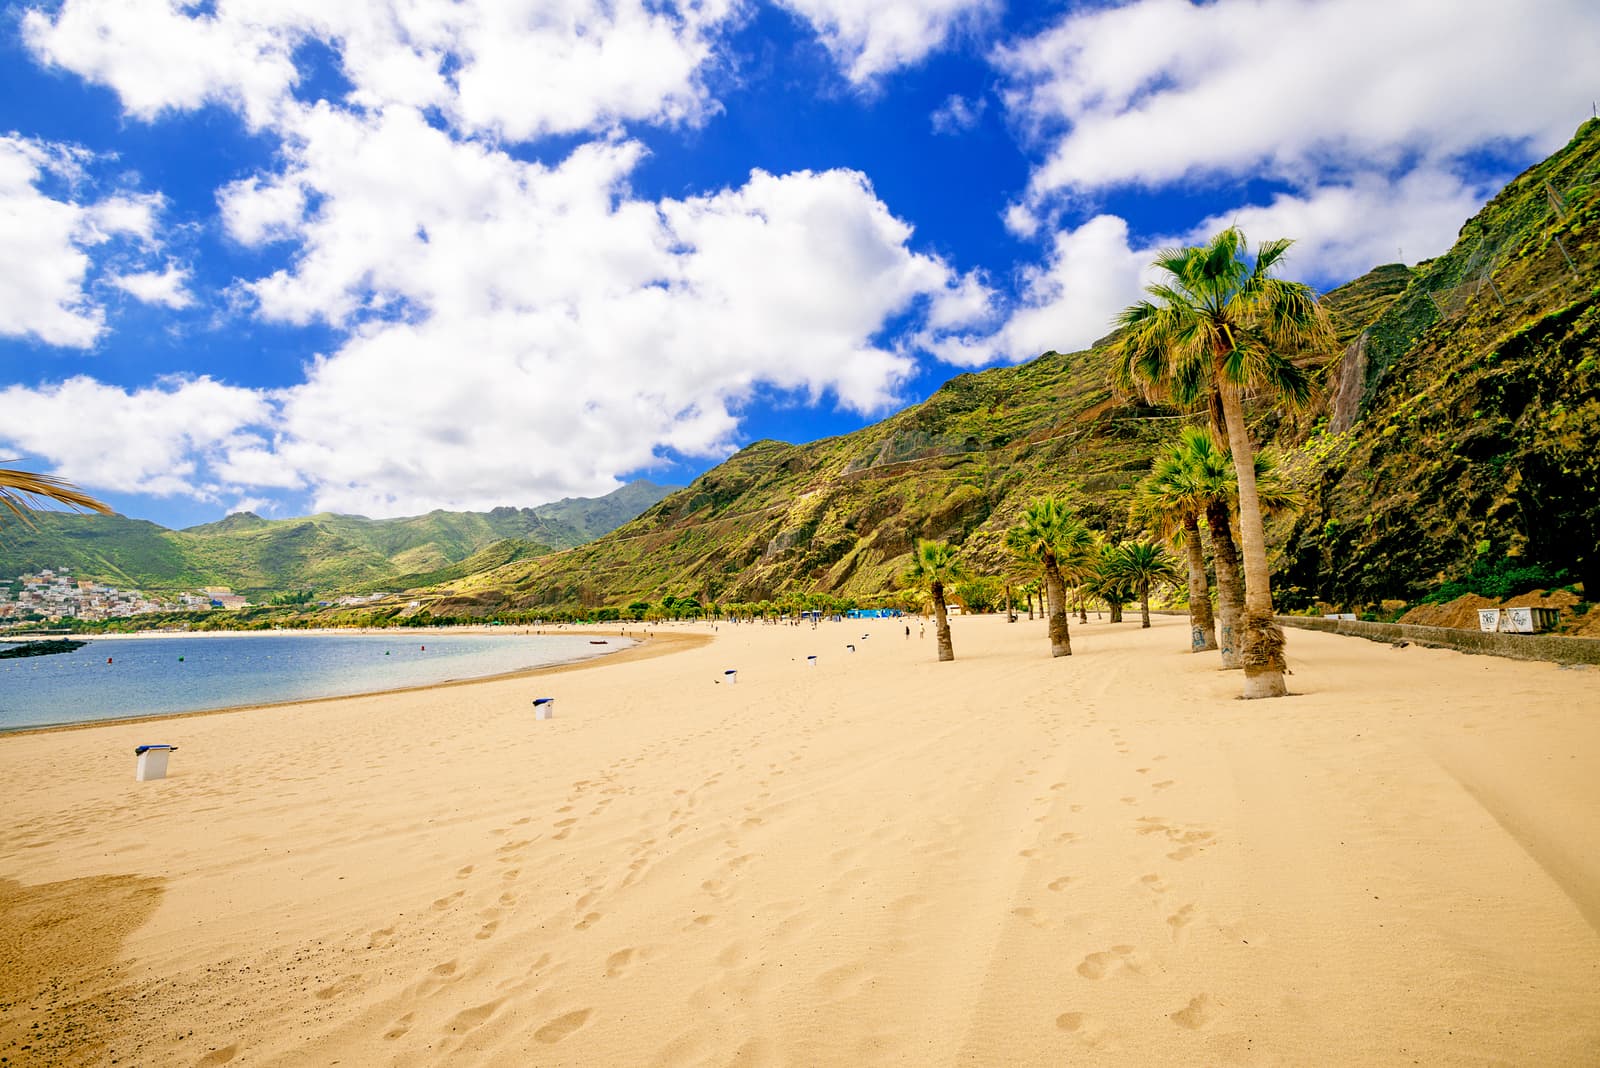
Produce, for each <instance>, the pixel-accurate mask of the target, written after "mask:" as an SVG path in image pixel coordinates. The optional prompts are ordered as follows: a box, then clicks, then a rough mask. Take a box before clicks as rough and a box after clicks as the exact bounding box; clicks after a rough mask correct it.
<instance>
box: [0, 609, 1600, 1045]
mask: <svg viewBox="0 0 1600 1068" xmlns="http://www.w3.org/2000/svg"><path fill="white" fill-rule="evenodd" d="M903 626H904V624H902V623H897V622H894V621H887V620H885V621H860V622H850V623H843V624H823V625H822V627H821V628H820V629H819V630H816V631H812V630H811V629H810V628H809V627H804V628H798V629H797V628H790V627H766V626H740V627H731V626H728V625H726V624H724V625H722V626H721V627H720V628H719V629H718V631H717V632H716V634H715V636H714V639H713V640H712V641H711V642H709V643H706V644H695V645H689V646H687V647H686V648H684V650H683V651H681V652H678V653H676V654H675V655H670V656H654V657H650V658H645V657H642V656H638V655H630V654H628V653H623V654H617V655H614V656H609V657H605V658H602V659H601V660H598V661H593V662H586V663H583V664H579V665H576V666H572V667H568V668H565V669H562V670H559V671H556V672H547V673H544V674H542V675H541V676H540V677H537V678H534V679H528V678H503V679H496V680H491V681H484V682H475V683H471V684H465V685H457V686H453V687H449V688H443V689H437V688H435V689H425V690H415V691H409V692H404V693H386V694H381V695H374V696H369V697H358V698H338V699H331V700H326V701H321V702H315V703H304V704H297V705H286V706H279V707H275V708H273V709H270V710H257V711H241V712H230V713H223V714H208V715H202V716H195V717H189V718H184V719H181V720H174V721H169V720H165V719H164V720H160V721H156V722H153V723H152V722H140V723H122V724H115V725H96V726H93V727H86V728H82V729H77V730H70V731H61V732H48V733H36V734H29V735H6V736H0V774H3V775H4V777H5V782H6V787H5V797H6V812H7V817H8V818H7V820H6V822H5V826H4V828H3V829H0V939H3V940H4V944H5V945H6V946H7V947H8V950H7V953H6V954H5V957H4V965H3V967H0V1056H5V1057H9V1058H10V1061H9V1063H10V1064H34V1063H37V1064H61V1063H66V1064H71V1063H83V1064H100V1063H109V1062H111V1060H112V1059H113V1058H115V1059H116V1060H117V1061H118V1062H119V1063H124V1064H194V1065H217V1064H224V1063H234V1064H328V1063H333V1062H335V1061H338V1062H340V1063H344V1064H396V1065H431V1064H439V1063H450V1064H504V1065H530V1064H533V1065H565V1064H571V1065H579V1064H583V1065H653V1064H660V1065H678V1064H682V1065H691V1064H774V1065H783V1064H793V1065H800V1064H839V1065H854V1064H919V1065H921V1064H930V1065H940V1064H952V1065H953V1064H973V1065H994V1064H1061V1063H1094V1064H1127V1065H1141V1064H1196V1065H1200V1064H1207V1065H1209V1064H1311V1063H1320V1064H1336V1063H1337V1064H1409V1063H1413V1062H1418V1063H1424V1064H1483V1063H1517V1064H1557V1065H1560V1064H1593V1063H1595V1062H1596V1053H1595V1051H1596V1050H1600V933H1597V932H1600V854H1597V852H1596V851H1595V849H1594V848H1593V842H1594V840H1595V831H1596V829H1597V824H1600V776H1596V775H1595V774H1594V771H1595V767H1596V759H1597V757H1600V698H1597V696H1596V694H1597V690H1600V686H1597V683H1600V673H1597V672H1595V671H1593V670H1565V669H1558V668H1556V667H1555V666H1553V665H1548V664H1537V663H1523V662H1512V661H1504V660H1497V659H1493V658H1488V657H1473V656H1467V655H1463V654H1459V653H1454V652H1448V651H1442V650H1432V649H1421V648H1416V647H1411V648H1406V649H1392V648H1390V647H1388V646H1384V645H1378V644H1374V643H1370V642H1366V641H1362V640H1359V639H1353V638H1341V637H1338V636H1334V635H1327V634H1318V633H1310V632H1294V633H1291V634H1290V636H1289V640H1290V646H1289V655H1290V662H1291V665H1292V666H1293V668H1294V671H1295V674H1294V676H1293V677H1292V678H1291V679H1290V683H1291V688H1292V689H1293V690H1295V691H1296V692H1297V694H1298V696H1293V697H1290V698H1285V699H1282V700H1277V701H1267V702H1243V701H1239V700H1236V699H1235V695H1236V694H1237V693H1238V691H1239V688H1240V687H1239V683H1240V679H1239V677H1238V675H1237V674H1234V673H1224V672H1221V671H1218V670H1215V667H1214V664H1213V662H1212V661H1211V659H1210V658H1209V657H1195V656H1191V655H1188V654H1187V653H1185V652H1183V651H1182V647H1183V645H1184V644H1185V641H1186V636H1187V629H1186V624H1185V622H1184V621H1183V620H1182V619H1179V618H1171V617H1167V618H1161V619H1158V620H1157V621H1156V625H1155V627H1153V628H1152V629H1151V630H1148V631H1141V630H1140V629H1139V628H1138V624H1137V622H1134V623H1128V624H1123V625H1120V626H1117V627H1112V626H1111V625H1109V624H1105V623H1090V624H1088V625H1086V626H1078V625H1074V627H1073V629H1072V636H1073V647H1074V653H1075V655H1074V656H1072V657H1071V658H1064V659H1060V660H1054V661H1052V660H1051V659H1050V658H1049V656H1048V644H1047V642H1046V640H1045V637H1044V627H1043V624H1042V622H1033V623H1029V622H1021V623H1018V624H1016V625H1007V624H1006V623H1004V622H1003V621H1002V620H1000V619H998V618H992V617H985V618H968V619H958V620H956V621H954V627H955V646H956V654H957V657H958V659H957V660H956V661H955V662H954V663H951V664H938V663H935V662H934V660H933V656H934V649H933V634H932V627H931V626H930V627H928V628H927V630H928V633H927V637H926V638H921V639H919V638H918V637H917V636H916V632H917V624H916V623H915V622H913V623H912V637H911V638H910V639H909V640H908V639H906V638H905V637H904V631H903ZM709 631H710V627H709V626H707V625H700V626H696V627H684V628H678V629H671V628H669V629H668V630H667V631H666V634H668V635H675V634H693V633H708V632H709ZM868 633H870V635H871V637H870V638H868V639H866V640H863V639H862V637H861V635H863V634H868ZM847 642H848V643H853V644H855V645H856V648H857V651H856V652H855V653H853V654H852V653H849V652H847V651H846V650H845V644H846V643H847ZM645 648H646V649H651V648H653V649H654V650H662V649H665V648H667V643H666V642H660V643H659V644H658V643H657V642H651V643H649V645H647V646H646V647H645ZM812 653H815V654H817V655H818V656H819V662H818V664H817V666H816V667H814V668H808V667H807V666H806V661H805V657H806V656H807V655H808V654H812ZM729 668H736V669H738V672H739V674H738V679H737V683H736V684H731V683H728V682H726V681H723V680H724V679H725V676H724V674H723V672H724V671H725V670H727V669H729ZM535 696H554V697H556V698H557V712H556V718H555V719H553V720H550V721H544V722H537V721H535V720H534V719H533V717H532V710H531V707H530V701H531V700H532V698H533V697H535ZM151 740H157V741H166V742H171V743H173V744H177V745H179V747H180V748H179V751H178V752H177V753H176V754H174V756H173V759H172V767H171V772H170V777H169V778H167V779H165V780H162V781H159V782H151V783H135V782H134V781H133V766H132V765H133V755H132V747H133V746H134V745H135V744H138V743H140V742H145V741H151ZM24 1047H28V1048H26V1049H24Z"/></svg>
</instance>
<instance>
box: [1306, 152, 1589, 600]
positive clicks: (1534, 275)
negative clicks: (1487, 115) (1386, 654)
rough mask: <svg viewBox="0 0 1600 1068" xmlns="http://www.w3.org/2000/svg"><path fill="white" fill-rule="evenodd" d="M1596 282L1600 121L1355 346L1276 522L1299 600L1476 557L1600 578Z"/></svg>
mask: <svg viewBox="0 0 1600 1068" xmlns="http://www.w3.org/2000/svg"><path fill="white" fill-rule="evenodd" d="M1597 284H1600V123H1596V122H1592V121H1591V122H1589V123H1586V124H1585V125H1584V127H1583V128H1581V129H1580V130H1579V131H1578V135H1577V137H1575V138H1574V139H1573V141H1572V143H1571V144H1569V145H1568V146H1567V147H1566V148H1565V149H1564V150H1563V151H1562V152H1560V153H1557V154H1556V155H1555V156H1553V157H1551V158H1550V159H1549V160H1546V161H1545V162H1544V163H1541V164H1539V165H1538V166H1536V167H1534V168H1531V169H1530V170H1529V171H1527V172H1525V173H1524V174H1523V175H1521V176H1520V177H1519V178H1517V179H1516V180H1515V181H1514V182H1512V183H1511V184H1510V185H1508V186H1507V187H1506V189H1505V190H1503V191H1502V192H1501V193H1500V194H1499V195H1498V196H1497V197H1495V199H1494V200H1492V201H1491V202H1490V203H1489V204H1488V205H1486V206H1485V208H1484V209H1483V211H1481V212H1480V213H1479V214H1478V215H1477V216H1475V217H1474V218H1473V219H1472V220H1470V221H1469V222H1468V223H1467V224H1466V226H1464V227H1463V228H1462V232H1461V238H1460V240H1459V241H1458V242H1457V244H1456V246H1455V247H1454V248H1452V249H1451V250H1450V252H1449V253H1447V254H1446V255H1445V256H1442V257H1440V258H1439V259H1437V260H1434V261H1432V262H1431V263H1428V264H1422V265H1419V266H1418V268H1417V269H1416V271H1415V272H1414V274H1413V276H1412V278H1411V279H1410V281H1409V282H1408V284H1407V286H1406V288H1405V290H1404V291H1403V292H1402V293H1401V294H1400V295H1399V296H1398V297H1397V298H1396V299H1395V300H1394V302H1393V304H1392V305H1391V306H1390V307H1389V309H1388V310H1387V311H1385V312H1384V314H1383V315H1382V316H1380V317H1379V318H1378V320H1377V321H1376V322H1375V323H1374V324H1373V325H1372V326H1371V327H1370V328H1368V329H1367V330H1366V331H1365V332H1364V333H1363V334H1362V336H1361V337H1358V338H1357V339H1356V341H1355V342H1353V343H1352V345H1351V346H1350V348H1349V349H1348V350H1347V352H1346V354H1345V360H1346V361H1348V362H1347V363H1345V364H1344V365H1342V366H1341V367H1340V369H1339V372H1338V374H1337V376H1336V377H1337V385H1336V386H1335V389H1334V391H1333V408H1332V411H1331V412H1330V413H1329V415H1328V422H1327V425H1326V430H1325V432H1324V434H1323V435H1321V436H1320V437H1319V438H1314V439H1310V440H1308V442H1307V443H1306V445H1305V446H1304V447H1303V448H1305V449H1307V450H1309V449H1313V448H1314V449H1320V450H1321V451H1322V452H1323V453H1324V454H1325V455H1324V457H1323V459H1322V461H1321V462H1320V463H1312V464H1307V465H1305V471H1306V476H1307V477H1306V488H1307V490H1308V497H1309V500H1308V506H1307V507H1306V508H1305V509H1304V510H1303V511H1302V512H1301V513H1300V514H1299V516H1298V517H1297V519H1296V520H1295V522H1294V523H1293V524H1292V525H1291V526H1290V527H1289V528H1288V529H1287V530H1286V531H1283V532H1281V534H1282V544H1283V549H1282V555H1281V558H1280V570H1281V572H1282V576H1283V578H1282V581H1281V583H1280V587H1279V588H1280V589H1284V590H1286V591H1289V592H1290V603H1293V602H1294V601H1295V599H1297V598H1298V599H1303V600H1309V599H1311V598H1313V597H1315V598H1318V599H1322V600H1325V601H1331V602H1335V603H1340V604H1365V603H1372V602H1376V601H1378V600H1381V599H1384V598H1407V597H1413V596H1416V595H1418V594H1421V593H1424V592H1426V591H1427V590H1428V589H1430V588H1432V587H1434V586H1437V585H1438V584H1439V583H1441V582H1443V581H1445V580H1447V579H1451V578H1454V577H1458V576H1460V575H1461V574H1464V573H1465V572H1467V571H1468V570H1470V569H1471V568H1472V567H1473V566H1474V564H1475V563H1476V562H1478V561H1479V560H1481V559H1491V560H1500V559H1504V560H1507V561H1511V562H1520V563H1522V564H1539V565H1543V566H1544V567H1545V568H1546V569H1547V570H1548V571H1549V572H1551V573H1556V572H1560V571H1565V572H1566V573H1567V575H1568V576H1569V578H1570V579H1575V580H1583V581H1585V582H1586V586H1587V590H1588V592H1589V594H1590V595H1591V596H1592V595H1593V591H1594V590H1595V589H1597V588H1600V573H1597V569H1600V559H1597V555H1596V552H1597V550H1596V534H1595V532H1596V530H1597V529H1600V528H1597V520H1600V510H1597V503H1596V502H1597V500H1600V459H1597V457H1600V449H1597V448H1596V445H1595V443H1596V442H1600V367H1597V359H1600V335H1597V321H1600V310H1597V295H1600V291H1597ZM1358 379H1359V380H1360V381H1361V382H1362V383H1363V389H1362V391H1361V396H1360V400H1359V402H1358V403H1355V404H1354V405H1352V397H1353V384H1354V382H1355V381H1357V380H1358ZM1352 409H1354V418H1353V419H1350V416H1351V412H1352ZM1346 420H1350V421H1349V422H1346Z"/></svg>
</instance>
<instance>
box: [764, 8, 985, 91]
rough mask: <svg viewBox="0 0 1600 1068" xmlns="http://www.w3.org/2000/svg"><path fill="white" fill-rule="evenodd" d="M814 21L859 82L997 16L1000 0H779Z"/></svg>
mask: <svg viewBox="0 0 1600 1068" xmlns="http://www.w3.org/2000/svg"><path fill="white" fill-rule="evenodd" d="M778 2H779V3H781V4H782V5H783V6H784V7H786V8H788V9H789V10H790V11H793V12H794V13H795V14H796V15H799V16H800V17H801V18H803V19H805V20H806V21H807V22H809V23H811V25H812V27H813V28H814V29H815V30H816V32H817V35H818V36H819V37H820V38H821V39H822V43H823V45H824V46H825V47H826V48H827V49H828V51H829V53H831V54H832V55H833V57H834V60H835V61H836V62H837V63H838V64H839V65H840V66H841V67H842V68H844V72H845V75H846V77H848V78H849V79H850V81H852V82H854V83H855V84H857V85H862V84H866V83H869V82H871V81H873V80H874V79H875V78H877V77H878V76H880V75H882V74H886V73H888V72H890V71H893V70H896V69H898V68H900V67H911V66H915V65H916V64H918V63H920V62H921V61H922V60H923V59H924V58H925V57H926V56H927V55H928V54H929V53H930V52H933V51H935V50H936V49H938V48H940V47H942V46H943V45H944V43H945V41H946V40H947V39H948V38H949V37H950V35H951V34H952V33H954V32H956V30H957V29H958V28H959V27H960V26H962V25H964V24H971V23H975V22H978V21H981V20H983V19H986V18H990V17H992V16H994V15H995V14H996V13H997V12H998V11H999V7H1000V5H999V3H998V0H873V2H871V3H863V2H862V0H778Z"/></svg>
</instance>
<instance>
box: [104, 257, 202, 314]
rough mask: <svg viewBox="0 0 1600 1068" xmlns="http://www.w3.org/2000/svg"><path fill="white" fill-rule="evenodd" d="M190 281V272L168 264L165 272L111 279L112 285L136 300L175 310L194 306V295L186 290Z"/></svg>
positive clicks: (124, 275) (134, 274)
mask: <svg viewBox="0 0 1600 1068" xmlns="http://www.w3.org/2000/svg"><path fill="white" fill-rule="evenodd" d="M188 281H189V272H188V271H187V270H185V269H184V268H182V267H179V266H177V265H175V264H168V265H167V268H166V269H165V270H163V271H136V272H134V273H132V274H120V275H113V276H112V277H111V279H110V282H111V284H112V285H114V286H116V287H117V288H118V289H120V290H122V291H124V292H125V293H127V294H129V295H130V296H132V297H133V298H134V299H135V300H139V301H143V302H144V303H146V304H159V305H161V306H162V307H165V308H173V309H179V308H187V307H189V306H191V305H192V304H194V295H193V294H192V293H190V292H189V290H188V289H187V288H186V287H187V285H188Z"/></svg>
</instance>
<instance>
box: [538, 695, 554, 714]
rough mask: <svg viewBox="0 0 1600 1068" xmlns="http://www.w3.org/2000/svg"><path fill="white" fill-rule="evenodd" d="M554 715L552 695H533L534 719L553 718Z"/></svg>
mask: <svg viewBox="0 0 1600 1068" xmlns="http://www.w3.org/2000/svg"><path fill="white" fill-rule="evenodd" d="M555 716H556V699H555V698H554V697H535V698H534V699H533V718H534V719H554V718H555Z"/></svg>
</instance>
